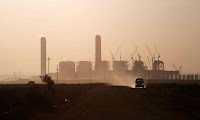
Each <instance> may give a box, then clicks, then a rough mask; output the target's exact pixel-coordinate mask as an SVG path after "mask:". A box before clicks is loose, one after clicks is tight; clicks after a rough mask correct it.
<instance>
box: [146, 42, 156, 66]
mask: <svg viewBox="0 0 200 120" xmlns="http://www.w3.org/2000/svg"><path fill="white" fill-rule="evenodd" d="M145 46H146V48H147V50H148V51H149V53H150V55H151V59H152V69H153V61H154V59H155V57H154V55H155V53H154V54H153V55H152V54H151V51H150V50H149V48H148V46H147V45H146V44H145Z"/></svg>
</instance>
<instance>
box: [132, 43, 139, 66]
mask: <svg viewBox="0 0 200 120" xmlns="http://www.w3.org/2000/svg"><path fill="white" fill-rule="evenodd" d="M137 49H138V46H137V47H136V49H135V51H134V53H133V54H132V53H131V60H132V64H133V62H134V56H135V53H136V51H137Z"/></svg>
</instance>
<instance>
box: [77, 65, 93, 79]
mask: <svg viewBox="0 0 200 120" xmlns="http://www.w3.org/2000/svg"><path fill="white" fill-rule="evenodd" d="M91 74H92V62H90V61H80V62H78V65H77V74H76V77H77V78H79V79H82V78H91Z"/></svg>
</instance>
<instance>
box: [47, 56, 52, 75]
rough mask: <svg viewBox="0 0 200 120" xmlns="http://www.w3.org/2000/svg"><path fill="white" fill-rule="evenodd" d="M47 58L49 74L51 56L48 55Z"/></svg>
mask: <svg viewBox="0 0 200 120" xmlns="http://www.w3.org/2000/svg"><path fill="white" fill-rule="evenodd" d="M47 60H48V74H49V62H50V60H51V58H50V57H48V58H47Z"/></svg>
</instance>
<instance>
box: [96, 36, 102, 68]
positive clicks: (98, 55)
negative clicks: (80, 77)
mask: <svg viewBox="0 0 200 120" xmlns="http://www.w3.org/2000/svg"><path fill="white" fill-rule="evenodd" d="M95 62H96V65H95V70H97V69H98V68H99V67H98V66H99V65H100V63H101V36H100V35H96V37H95Z"/></svg>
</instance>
